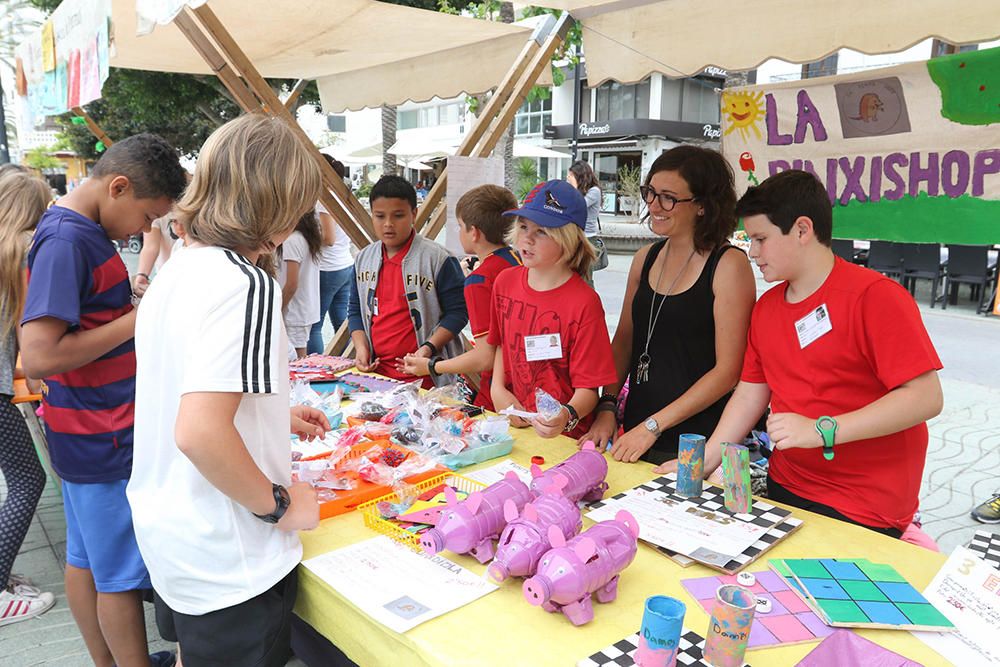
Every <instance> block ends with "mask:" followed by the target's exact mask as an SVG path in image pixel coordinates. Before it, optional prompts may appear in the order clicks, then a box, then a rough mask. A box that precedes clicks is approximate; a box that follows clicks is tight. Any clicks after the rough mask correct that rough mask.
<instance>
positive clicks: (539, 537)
mask: <svg viewBox="0 0 1000 667" xmlns="http://www.w3.org/2000/svg"><path fill="white" fill-rule="evenodd" d="M565 485H566V478H565V477H563V476H562V475H556V476H555V478H554V479H553V481H552V483H551V484H549V485H548V486H547V487H546V489H545V492H544V493H543V494H542V495H540V496H538V498H536V499H535V500H534V501H533V502H530V503H528V504H527V505H525V506H524V510H523V511H522V512H521V513H520V516H519V515H518V510H517V505H515V504H514V502H513V501H512V500H507V501H506V502H504V508H503V510H504V518H505V519H506V520H507V526H506V528H504V529H503V532H502V533H501V534H500V540H499V544H498V546H497V554H496V557H494V559H493V562H492V563H490V566H489V568H487V572H488V573H489V575H490V577H491V578H492V579H493V581H495V582H496V583H498V584H499V583H500V582H502V581H504V580H505V579H507V578H508V577H530V576H531V575H533V574H534V573H535V569H536V568H537V567H538V561H539V560H541V558H542V555H543V554H544V553H545V552H547V551H548V550H550V549H551V548H552V544H551V543H550V542H549V528H550V527H551V526H555V527H557V528H558V529H559V530H560V532H561V533H562V535H563V539H564V540H568V539H570V538H571V537H573V536H575V535H576V534H577V533H579V532H580V529H581V528H583V521H582V520H581V519H580V510H579V508H577V506H576V503H574V502H572V501H571V500H569V499H568V498H566V497H565V496H564V495H563V494H562V489H563V487H564V486H565Z"/></svg>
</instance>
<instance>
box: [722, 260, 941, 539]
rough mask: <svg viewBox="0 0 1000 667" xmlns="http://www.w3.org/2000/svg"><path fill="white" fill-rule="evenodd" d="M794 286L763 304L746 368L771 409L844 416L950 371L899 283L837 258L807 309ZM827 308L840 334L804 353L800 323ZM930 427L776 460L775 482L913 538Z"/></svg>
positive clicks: (793, 452)
mask: <svg viewBox="0 0 1000 667" xmlns="http://www.w3.org/2000/svg"><path fill="white" fill-rule="evenodd" d="M786 288H787V283H784V284H781V285H778V286H776V287H774V288H772V289H770V290H769V291H767V292H766V293H765V294H764V295H763V296H762V297H761V298H760V300H759V301H758V302H757V304H756V306H755V307H754V310H753V315H752V317H751V321H750V333H749V337H748V345H747V351H746V356H745V358H744V362H743V374H742V378H741V379H742V380H743V381H744V382H754V383H766V384H767V385H768V386H769V387H770V389H771V410H772V411H773V412H776V413H780V412H793V413H796V414H800V415H803V416H805V417H808V418H810V419H817V418H819V417H822V416H824V415H828V416H831V417H837V416H838V415H842V414H845V413H848V412H851V411H854V410H858V409H859V408H863V407H865V406H866V405H869V404H870V403H872V402H874V401H876V400H878V399H879V398H881V397H883V396H885V395H886V394H887V393H888V392H889V391H891V390H892V389H895V388H896V387H899V386H900V385H902V384H904V383H906V382H908V381H910V380H912V379H914V378H916V377H917V376H919V375H922V374H923V373H926V372H927V371H931V370H937V369H940V368H941V360H940V359H939V358H938V355H937V352H935V350H934V345H933V344H932V343H931V340H930V337H929V336H928V335H927V330H926V329H925V328H924V325H923V321H922V320H921V319H920V311H919V310H918V308H917V304H916V303H915V302H914V300H913V297H911V296H910V294H909V293H908V292H907V291H906V290H905V289H903V288H902V287H901V286H900V285H899V284H897V283H896V282H894V281H892V280H890V279H888V278H886V277H885V276H883V275H881V274H879V273H876V272H875V271H871V270H869V269H866V268H863V267H860V266H856V265H854V264H851V263H849V262H845V261H844V260H842V259H840V258H839V257H838V258H837V259H836V263H835V264H834V267H833V270H832V271H831V273H830V275H829V277H828V278H827V279H826V281H825V282H824V283H823V285H822V286H821V287H820V288H819V289H818V290H816V292H815V293H814V294H812V295H810V296H809V297H808V298H807V299H805V300H804V301H801V302H799V303H788V302H787V301H786V300H785V290H786ZM823 305H825V312H826V314H827V316H828V317H829V320H830V324H831V325H832V329H831V330H830V331H829V332H828V333H826V334H824V335H822V336H820V337H819V338H817V339H816V340H815V341H813V342H811V343H808V344H807V345H806V347H804V348H802V347H800V345H799V338H798V335H797V334H796V323H797V322H799V321H800V320H802V319H803V318H805V317H806V316H808V315H810V314H811V313H814V312H815V311H816V310H817V308H819V307H820V306H823ZM926 455H927V425H926V424H923V423H921V424H917V425H916V426H913V427H911V428H908V429H906V430H903V431H900V432H898V433H892V434H890V435H887V436H884V437H881V438H872V439H869V440H858V441H856V442H850V443H844V444H837V445H835V447H834V459H833V460H832V461H827V460H826V459H825V458H823V450H822V449H821V448H812V449H802V448H795V449H785V450H781V451H775V452H774V453H773V454H772V456H771V461H770V472H769V474H770V475H771V476H772V477H773V478H774V480H775V481H776V482H778V484H780V485H781V486H783V487H785V488H786V489H788V490H789V491H791V492H792V493H794V494H796V495H798V496H801V497H803V498H807V499H809V500H812V501H815V502H819V503H822V504H824V505H828V506H830V507H832V508H834V509H836V510H837V511H838V512H840V513H841V514H844V515H845V516H847V517H849V518H851V519H853V520H855V521H858V522H860V523H862V524H865V525H869V526H874V527H880V528H889V527H891V528H897V529H899V530H906V527H907V526H908V525H909V524H910V522H911V521H912V520H913V514H914V513H915V512H916V510H917V503H918V494H919V492H920V480H921V476H922V474H923V469H924V460H925V458H926Z"/></svg>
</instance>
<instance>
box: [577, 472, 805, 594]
mask: <svg viewBox="0 0 1000 667" xmlns="http://www.w3.org/2000/svg"><path fill="white" fill-rule="evenodd" d="M676 485H677V474H676V473H669V474H667V475H664V476H662V477H657V478H656V479H651V480H650V481H648V482H646V483H644V484H641V485H639V486H638V487H636V488H639V489H643V490H644V491H662V492H664V493H667V494H669V495H671V496H674V497H675V498H677V499H678V500H685V501H688V502H691V503H693V504H695V505H698V506H699V507H700V508H702V509H706V510H711V511H713V512H723V513H726V514H729V515H731V516H732V517H733V518H735V519H739V520H741V521H746V522H748V523H752V524H754V525H756V526H764V527H766V528H768V531H767V532H766V533H764V534H763V535H761V536H760V539H759V540H757V541H756V542H754V543H753V544H752V545H751V546H749V547H747V548H746V549H745V550H744V551H743V553H742V554H740V555H739V556H737V557H735V558H733V559H731V560H729V561H728V562H726V563H724V564H720V563H718V562H715V561H712V560H709V559H699V558H697V556H696V555H682V554H678V553H677V552H675V551H671V550H670V549H666V548H664V547H659V546H657V545H655V544H650V546H652V547H653V548H654V549H656V550H657V551H659V552H660V553H662V554H663V555H665V556H667V557H669V558H670V559H672V560H673V561H674V562H676V563H677V564H678V565H680V566H681V567H687V566H689V565H691V564H692V563H696V562H697V563H701V564H703V565H707V566H708V567H710V568H712V569H713V570H718V571H720V572H722V573H724V574H733V573H736V572H739V571H740V570H742V569H743V568H745V567H747V566H748V565H750V564H751V563H753V562H754V561H755V560H757V559H758V558H759V557H760V556H761V555H762V554H763V553H764V552H765V551H767V550H769V549H770V548H771V547H773V546H774V545H775V544H777V543H778V542H780V541H782V540H784V539H785V538H786V537H788V536H789V535H790V534H791V533H793V532H794V531H796V530H797V529H798V528H799V527H800V526H801V525H802V519H797V518H795V517H794V516H792V513H791V511H790V510H787V509H784V508H783V507H777V506H775V505H772V504H770V503H768V502H766V501H764V500H760V499H755V500H754V502H753V507H752V508H751V510H750V514H732V513H731V512H729V511H728V510H726V507H725V505H726V503H725V497H724V491H723V489H722V487H718V486H714V485H712V484H706V485H705V488H704V490H703V491H702V494H701V496H699V497H697V498H681V497H680V496H677V495H676V494H675V491H676ZM629 491H631V489H629V490H628V491H623V492H622V493H619V494H618V495H616V496H614V497H613V498H615V499H618V498H624V497H625V495H626V494H628V493H629ZM608 500H609V499H608V498H605V499H604V500H603V501H598V502H595V503H591V504H590V506H589V507H590V509H597V508H599V507H603V506H604V504H605V503H606V502H607V501H608Z"/></svg>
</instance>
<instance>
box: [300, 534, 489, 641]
mask: <svg viewBox="0 0 1000 667" xmlns="http://www.w3.org/2000/svg"><path fill="white" fill-rule="evenodd" d="M302 564H303V565H305V566H306V567H308V568H309V569H310V570H312V571H313V572H315V573H316V575H317V576H319V577H320V578H321V579H322V580H323V581H325V582H326V583H328V584H330V586H332V587H333V588H334V589H335V590H336V591H337V592H339V593H340V594H341V595H343V596H344V597H345V598H347V599H348V600H349V601H350V602H351V604H353V605H354V606H356V607H357V608H358V609H360V610H361V611H363V612H364V613H366V614H368V615H369V616H371V617H372V618H373V619H375V620H376V621H378V622H379V623H381V624H382V625H385V626H386V627H388V628H390V629H392V630H395V631H396V632H406V631H407V630H410V629H411V628H414V627H416V626H418V625H420V624H421V623H423V622H424V621H429V620H431V619H432V618H436V617H438V616H441V615H442V614H447V613H448V612H449V611H453V610H455V609H458V608H459V607H462V606H464V605H467V604H469V603H470V602H472V601H473V600H476V599H478V598H481V597H482V596H484V595H486V594H487V593H492V592H493V591H495V590H497V587H496V586H494V585H493V584H491V583H490V582H489V581H488V580H486V579H485V578H483V577H480V576H477V575H475V574H473V573H472V572H470V571H468V570H466V569H465V568H464V567H461V566H460V565H456V564H455V563H453V562H451V561H450V560H448V559H447V558H445V557H444V556H441V555H440V554H438V555H436V556H426V555H423V554H418V553H416V552H415V551H413V550H412V549H409V548H408V547H405V546H403V545H401V544H399V543H397V542H393V541H392V540H390V539H389V538H388V537H382V536H380V537H375V538H372V539H370V540H365V541H364V542H358V543H357V544H352V545H350V546H348V547H344V548H343V549H337V550H336V551H331V552H329V553H325V554H323V555H322V556H316V557H315V558H310V559H309V560H306V561H302Z"/></svg>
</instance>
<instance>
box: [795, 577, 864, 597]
mask: <svg viewBox="0 0 1000 667" xmlns="http://www.w3.org/2000/svg"><path fill="white" fill-rule="evenodd" d="M799 581H801V582H802V585H803V586H805V587H806V591H808V593H809V595H811V596H813V597H814V598H817V599H822V600H850V599H851V596H850V595H848V594H847V591H845V590H844V589H843V588H841V587H840V584H838V583H837V582H836V581H834V580H833V579H810V578H809V577H799Z"/></svg>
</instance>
